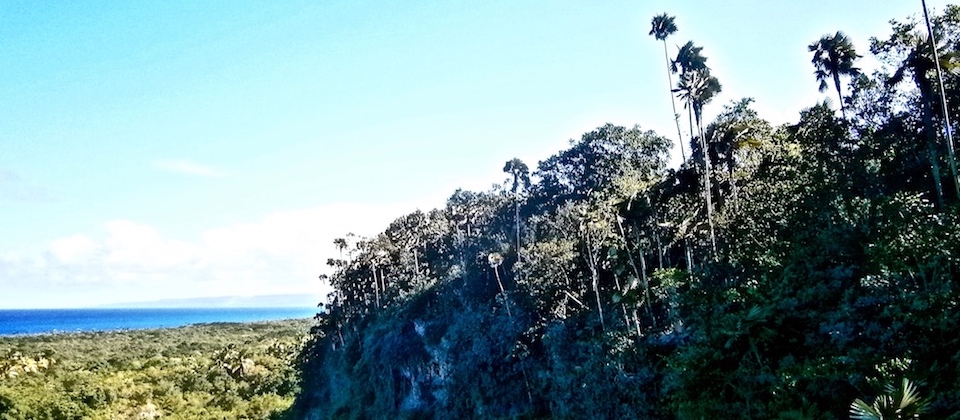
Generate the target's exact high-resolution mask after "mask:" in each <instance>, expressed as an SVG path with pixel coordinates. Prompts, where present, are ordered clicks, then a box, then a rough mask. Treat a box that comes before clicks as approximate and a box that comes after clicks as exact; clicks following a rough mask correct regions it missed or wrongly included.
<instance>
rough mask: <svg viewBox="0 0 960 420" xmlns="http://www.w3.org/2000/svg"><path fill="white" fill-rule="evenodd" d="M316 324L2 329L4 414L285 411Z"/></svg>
mask: <svg viewBox="0 0 960 420" xmlns="http://www.w3.org/2000/svg"><path fill="white" fill-rule="evenodd" d="M312 324H313V321H312V320H310V319H300V320H285V321H275V322H261V323H215V324H201V325H193V326H187V327H181V328H172V329H156V330H140V331H120V332H91V333H69V334H50V335H34V336H13V337H0V419H4V420H7V419H18V420H19V419H38V420H39V419H58V420H59V419H126V418H131V419H153V418H164V419H267V418H279V417H280V416H281V413H282V412H283V411H284V410H286V409H287V408H288V407H289V406H290V404H291V403H292V402H293V399H294V396H295V395H296V394H297V393H298V392H299V379H298V374H297V371H296V368H295V365H296V364H295V363H294V362H295V360H294V359H295V358H296V355H297V354H298V353H299V352H300V349H301V347H302V343H303V342H304V338H305V336H306V333H307V331H308V330H309V328H310V325H312Z"/></svg>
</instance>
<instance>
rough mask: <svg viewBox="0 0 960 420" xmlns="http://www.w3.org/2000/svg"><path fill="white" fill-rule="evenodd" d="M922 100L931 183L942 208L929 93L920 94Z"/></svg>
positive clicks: (938, 165)
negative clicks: (931, 176) (931, 175)
mask: <svg viewBox="0 0 960 420" xmlns="http://www.w3.org/2000/svg"><path fill="white" fill-rule="evenodd" d="M920 96H921V98H920V99H921V100H922V101H923V125H924V128H925V130H924V131H926V135H927V150H928V151H929V152H930V171H931V172H932V174H933V185H934V187H935V188H936V191H937V204H939V206H940V208H941V209H942V208H943V206H944V204H943V184H941V182H940V164H939V162H938V161H939V159H938V155H937V147H936V143H935V141H934V131H933V109H932V108H931V106H930V95H929V94H921V95H920Z"/></svg>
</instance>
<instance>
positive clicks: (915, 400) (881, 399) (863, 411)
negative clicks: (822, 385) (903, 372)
mask: <svg viewBox="0 0 960 420" xmlns="http://www.w3.org/2000/svg"><path fill="white" fill-rule="evenodd" d="M885 391H886V394H885V395H880V396H877V398H876V399H875V400H874V401H873V404H867V403H866V402H864V401H863V400H861V399H859V398H857V399H856V400H854V401H853V403H852V404H850V418H852V419H857V420H882V419H911V418H919V417H920V414H923V412H924V411H926V409H927V403H926V401H924V400H923V399H922V398H920V395H919V393H918V392H917V387H916V386H915V385H914V384H913V382H910V380H909V379H906V378H903V380H902V381H900V386H899V387H897V386H893V385H892V384H888V385H887V386H886V387H885Z"/></svg>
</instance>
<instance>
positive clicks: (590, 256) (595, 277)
mask: <svg viewBox="0 0 960 420" xmlns="http://www.w3.org/2000/svg"><path fill="white" fill-rule="evenodd" d="M585 245H586V248H587V249H586V251H587V265H588V266H589V267H590V281H591V284H592V286H593V294H594V296H595V297H596V298H597V316H598V317H599V318H600V328H601V330H603V331H607V325H606V323H605V322H604V321H603V305H602V304H601V303H600V273H599V272H597V266H599V264H600V262H599V257H598V255H597V251H594V249H593V246H592V245H593V244H591V243H590V239H589V237H588V238H587V243H586V244H585Z"/></svg>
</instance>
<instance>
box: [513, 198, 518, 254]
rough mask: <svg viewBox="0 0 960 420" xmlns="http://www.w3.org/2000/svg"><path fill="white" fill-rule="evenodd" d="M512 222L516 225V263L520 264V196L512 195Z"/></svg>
mask: <svg viewBox="0 0 960 420" xmlns="http://www.w3.org/2000/svg"><path fill="white" fill-rule="evenodd" d="M513 210H514V220H515V221H516V223H517V262H518V263H519V262H520V194H519V193H516V192H515V193H514V195H513Z"/></svg>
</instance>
